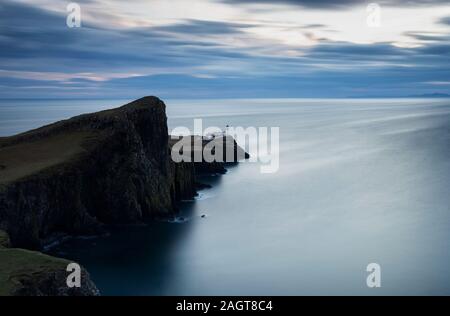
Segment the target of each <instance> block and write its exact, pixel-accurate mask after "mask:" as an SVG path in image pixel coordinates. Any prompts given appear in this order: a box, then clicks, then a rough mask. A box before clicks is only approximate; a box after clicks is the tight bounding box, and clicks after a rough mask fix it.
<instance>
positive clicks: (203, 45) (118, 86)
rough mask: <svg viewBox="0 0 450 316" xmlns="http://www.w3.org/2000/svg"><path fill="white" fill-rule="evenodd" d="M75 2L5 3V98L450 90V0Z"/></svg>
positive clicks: (1, 94)
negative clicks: (75, 10) (72, 6)
mask: <svg viewBox="0 0 450 316" xmlns="http://www.w3.org/2000/svg"><path fill="white" fill-rule="evenodd" d="M69 3H70V1H63V0H2V1H1V2H0V98H108V99H112V98H138V97H142V96H144V95H157V96H159V97H162V98H172V99H175V98H183V99H199V98H282V97H286V98H293V97H305V98H310V97H318V98H321V97H323V98H333V97H337V98H341V97H400V96H410V95H421V94H429V93H450V1H449V0H425V1H419V0H403V1H400V0H391V1H388V0H383V1H378V2H376V4H377V6H375V7H374V6H373V5H372V6H368V5H369V3H370V2H366V1H360V0H335V1H332V0H278V1H269V0H191V1H187V0H170V1H168V0H147V1H144V0H134V1H133V0H130V1H120V0H108V1H107V0H79V1H75V3H76V4H78V5H79V8H80V19H81V25H80V27H69V26H68V25H67V16H68V14H69V12H68V10H67V5H68V4H69ZM374 10H375V11H374ZM377 17H378V18H377ZM71 21H72V20H71Z"/></svg>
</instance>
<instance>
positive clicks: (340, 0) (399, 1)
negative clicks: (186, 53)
mask: <svg viewBox="0 0 450 316" xmlns="http://www.w3.org/2000/svg"><path fill="white" fill-rule="evenodd" d="M220 1H222V2H225V3H231V4H235V5H239V4H241V5H246V4H264V5H274V4H282V5H294V6H300V7H303V8H310V9H349V8H350V7H352V6H356V5H361V4H362V5H367V4H368V3H369V2H362V1H361V0H278V1H273V0H220ZM375 2H376V3H377V4H379V5H381V6H396V7H404V8H408V7H411V6H432V5H446V4H448V1H447V0H423V1H421V0H378V1H375Z"/></svg>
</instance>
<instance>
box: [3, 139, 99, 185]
mask: <svg viewBox="0 0 450 316" xmlns="http://www.w3.org/2000/svg"><path fill="white" fill-rule="evenodd" d="M91 137H92V133H87V132H70V133H61V134H58V135H55V136H50V137H44V138H41V139H38V140H33V141H23V142H19V143H17V144H13V145H9V146H8V145H7V146H4V147H1V143H2V142H5V141H6V139H3V140H2V142H0V184H5V183H8V182H12V181H15V180H18V179H21V178H23V177H26V176H28V175H31V174H34V173H37V172H39V171H42V170H44V169H46V168H49V167H52V166H55V165H58V164H61V163H63V162H66V161H68V160H70V159H72V158H73V157H76V155H78V154H81V153H83V152H84V151H85V150H84V148H83V143H84V142H85V141H87V140H89V139H90V138H91Z"/></svg>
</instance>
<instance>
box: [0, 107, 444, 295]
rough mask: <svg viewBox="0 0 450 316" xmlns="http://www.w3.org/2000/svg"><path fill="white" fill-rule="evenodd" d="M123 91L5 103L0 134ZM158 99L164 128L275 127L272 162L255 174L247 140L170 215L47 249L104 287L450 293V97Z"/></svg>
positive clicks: (172, 291)
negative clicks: (246, 156) (239, 155)
mask: <svg viewBox="0 0 450 316" xmlns="http://www.w3.org/2000/svg"><path fill="white" fill-rule="evenodd" d="M128 101H130V100H1V101H0V136H9V135H13V134H16V133H20V132H23V131H26V130H29V129H32V128H36V127H39V126H41V125H44V124H48V123H51V122H55V121H57V120H60V119H64V118H69V117H71V116H74V115H77V114H81V113H88V112H94V111H98V110H103V109H108V108H113V107H116V106H120V105H122V104H125V103H127V102H128ZM165 103H166V105H167V116H168V125H169V130H173V129H174V128H176V127H180V126H185V127H188V128H190V129H192V128H193V126H194V119H202V124H203V127H208V126H217V127H221V128H223V127H225V126H226V125H229V126H231V127H243V128H248V127H254V128H259V127H262V128H272V127H274V128H278V130H279V138H278V143H279V150H278V151H277V152H276V153H273V154H276V155H277V157H278V158H279V165H278V168H277V169H276V170H272V172H262V168H261V166H262V165H264V164H265V163H267V162H264V161H262V160H260V159H258V158H259V155H260V152H259V150H256V149H255V148H253V149H252V148H249V150H250V154H251V155H252V157H253V158H257V159H253V161H244V162H241V163H240V164H238V165H236V166H230V167H229V169H228V172H227V173H226V174H224V175H212V176H205V177H203V178H202V181H203V182H205V183H208V184H211V186H212V187H211V188H209V189H204V190H201V191H200V192H199V195H198V196H197V197H196V198H195V199H193V200H190V201H183V202H182V203H181V205H180V214H179V216H178V220H175V221H172V222H162V221H161V222H153V223H150V224H149V225H137V226H123V227H114V228H112V229H111V232H110V234H109V235H107V236H102V237H95V238H92V237H84V238H77V239H73V240H69V241H67V242H65V243H63V244H60V245H57V246H55V247H53V248H51V249H50V250H48V252H49V253H50V254H53V255H57V256H60V257H64V258H68V259H70V260H73V261H76V262H79V263H80V264H82V265H83V266H84V267H85V268H86V269H87V270H88V271H89V273H90V275H91V278H92V279H93V281H94V282H95V283H96V285H97V286H98V288H99V289H100V291H101V293H102V294H104V295H449V294H450V99H413V98H409V99H227V100H220V99H217V100H165ZM253 137H255V135H254V136H253ZM256 137H259V136H258V135H256ZM251 141H253V142H256V141H257V140H256V139H253V140H250V142H249V143H251ZM242 145H245V144H242ZM253 147H255V146H253ZM32 154H33V153H30V155H32ZM266 158H267V157H266ZM374 266H375V267H377V273H378V274H377V284H376V286H374V284H373V283H371V282H370V280H372V281H373V279H372V277H373V272H374V270H371V267H374ZM368 268H369V269H368ZM368 270H369V271H368Z"/></svg>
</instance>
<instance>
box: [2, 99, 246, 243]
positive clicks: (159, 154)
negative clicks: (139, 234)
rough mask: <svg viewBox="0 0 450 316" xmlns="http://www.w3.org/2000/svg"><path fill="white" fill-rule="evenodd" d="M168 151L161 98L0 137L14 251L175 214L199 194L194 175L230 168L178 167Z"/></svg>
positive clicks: (5, 211) (6, 226) (6, 222)
mask: <svg viewBox="0 0 450 316" xmlns="http://www.w3.org/2000/svg"><path fill="white" fill-rule="evenodd" d="M206 143H207V142H206ZM206 143H205V144H206ZM205 144H203V145H205ZM227 146H233V147H234V148H235V149H236V150H237V148H239V147H238V146H237V144H236V143H235V142H234V140H232V141H231V142H227ZM170 150H171V145H169V135H168V130H167V118H166V114H165V105H164V103H163V102H162V101H161V100H159V99H158V98H156V97H145V98H142V99H139V100H136V101H134V102H131V103H129V104H126V105H124V106H122V107H120V108H116V109H112V110H106V111H102V112H97V113H92V114H84V115H80V116H76V117H73V118H71V119H68V120H64V121H60V122H57V123H54V124H51V125H48V126H44V127H41V128H38V129H35V130H32V131H29V132H26V133H22V134H19V135H15V136H11V137H6V138H0V229H3V230H5V231H6V232H8V233H9V236H10V242H11V244H12V245H13V246H14V247H21V248H28V249H39V248H41V246H42V245H44V244H45V243H47V242H48V241H49V240H51V239H52V238H54V237H55V236H60V235H61V234H67V235H80V234H92V233H97V232H99V231H101V228H102V225H103V224H115V223H120V224H126V223H136V222H142V221H148V220H152V219H154V218H158V217H167V216H173V214H174V212H175V211H176V204H177V201H179V200H181V199H186V198H191V197H192V196H194V195H195V194H196V189H195V186H196V173H198V172H202V171H205V172H223V171H224V165H225V164H224V163H216V162H214V163H206V162H204V161H203V162H199V163H195V164H194V163H190V162H181V163H174V162H173V161H172V160H171V158H170ZM239 150H240V151H241V149H240V148H239ZM244 156H245V155H244Z"/></svg>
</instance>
